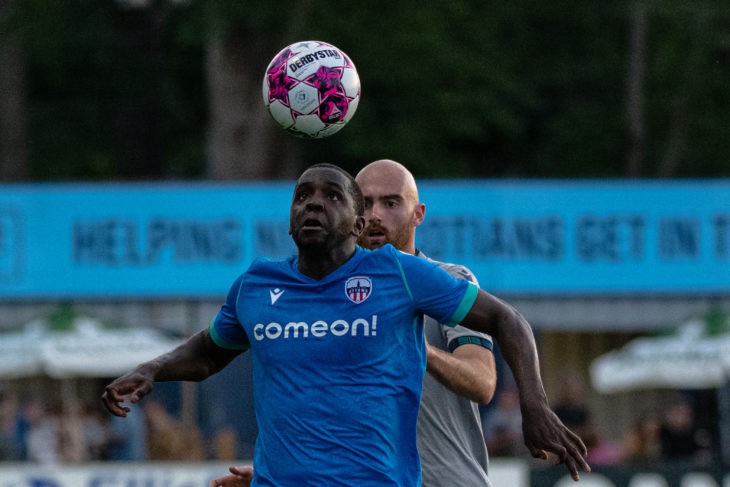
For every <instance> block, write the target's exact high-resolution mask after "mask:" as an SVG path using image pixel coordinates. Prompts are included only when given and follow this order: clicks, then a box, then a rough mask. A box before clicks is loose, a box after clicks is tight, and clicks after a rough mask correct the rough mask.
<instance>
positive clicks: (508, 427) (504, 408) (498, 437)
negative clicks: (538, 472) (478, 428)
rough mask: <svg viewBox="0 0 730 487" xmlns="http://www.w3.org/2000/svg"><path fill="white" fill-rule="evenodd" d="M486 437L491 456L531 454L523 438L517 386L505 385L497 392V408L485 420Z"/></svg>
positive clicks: (522, 456)
mask: <svg viewBox="0 0 730 487" xmlns="http://www.w3.org/2000/svg"><path fill="white" fill-rule="evenodd" d="M484 438H485V441H486V442H487V451H488V452H489V456H490V457H520V458H525V457H529V456H530V454H529V451H528V450H527V447H526V446H525V445H524V442H523V439H522V413H520V399H519V395H518V392H517V389H516V387H515V386H513V385H509V386H505V387H504V388H502V389H501V390H500V391H499V392H498V393H497V397H496V405H495V408H494V410H493V411H491V412H490V413H489V415H488V416H487V417H486V419H485V421H484Z"/></svg>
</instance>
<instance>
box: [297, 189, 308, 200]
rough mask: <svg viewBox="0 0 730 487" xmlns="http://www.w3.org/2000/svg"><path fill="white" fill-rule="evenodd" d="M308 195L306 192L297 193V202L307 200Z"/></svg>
mask: <svg viewBox="0 0 730 487" xmlns="http://www.w3.org/2000/svg"><path fill="white" fill-rule="evenodd" d="M307 196H309V195H308V193H307V192H306V191H300V192H298V193H297V196H296V200H297V201H304V200H305V199H306V198H307Z"/></svg>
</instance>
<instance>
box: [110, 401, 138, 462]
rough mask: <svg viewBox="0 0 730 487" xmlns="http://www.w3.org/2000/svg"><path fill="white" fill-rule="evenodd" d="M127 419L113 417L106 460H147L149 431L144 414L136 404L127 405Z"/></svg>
mask: <svg viewBox="0 0 730 487" xmlns="http://www.w3.org/2000/svg"><path fill="white" fill-rule="evenodd" d="M127 406H129V412H128V413H127V417H126V418H120V417H118V416H112V417H111V421H110V423H109V432H108V437H107V443H106V458H107V459H108V460H112V461H127V462H143V461H145V460H147V430H146V426H145V421H144V413H143V411H142V409H141V408H140V407H139V406H138V405H136V404H127Z"/></svg>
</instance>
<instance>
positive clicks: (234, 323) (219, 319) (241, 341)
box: [209, 275, 251, 350]
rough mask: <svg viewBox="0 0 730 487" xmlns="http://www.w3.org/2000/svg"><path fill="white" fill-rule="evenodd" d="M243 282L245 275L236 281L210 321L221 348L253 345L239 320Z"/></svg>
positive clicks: (216, 341) (212, 331) (215, 339)
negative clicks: (239, 299) (239, 301)
mask: <svg viewBox="0 0 730 487" xmlns="http://www.w3.org/2000/svg"><path fill="white" fill-rule="evenodd" d="M243 282H244V276H243V275H241V276H240V277H239V278H238V279H236V280H235V281H234V283H233V285H232V286H231V289H230V290H229V291H228V296H227V297H226V301H225V303H223V306H221V309H220V310H219V311H218V314H216V315H215V317H214V318H213V320H212V321H211V323H210V328H209V331H210V336H211V338H212V339H213V341H214V342H215V344H216V345H218V346H219V347H221V348H228V349H233V350H247V349H248V348H250V346H251V345H250V342H249V339H248V336H247V335H246V332H245V331H244V330H243V327H242V326H241V323H240V322H239V321H238V312H237V306H238V297H239V295H240V293H241V288H242V287H243Z"/></svg>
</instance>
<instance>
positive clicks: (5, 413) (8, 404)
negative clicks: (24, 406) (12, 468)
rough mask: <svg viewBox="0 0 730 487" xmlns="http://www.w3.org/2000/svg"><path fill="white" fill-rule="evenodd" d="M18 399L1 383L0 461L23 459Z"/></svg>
mask: <svg viewBox="0 0 730 487" xmlns="http://www.w3.org/2000/svg"><path fill="white" fill-rule="evenodd" d="M19 420H20V418H19V407H18V400H17V398H16V397H15V395H14V394H12V393H11V392H10V391H7V390H6V389H5V388H4V386H3V385H2V384H0V462H1V461H18V460H22V459H23V442H22V441H21V439H20V438H19V432H20V422H19Z"/></svg>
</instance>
